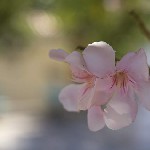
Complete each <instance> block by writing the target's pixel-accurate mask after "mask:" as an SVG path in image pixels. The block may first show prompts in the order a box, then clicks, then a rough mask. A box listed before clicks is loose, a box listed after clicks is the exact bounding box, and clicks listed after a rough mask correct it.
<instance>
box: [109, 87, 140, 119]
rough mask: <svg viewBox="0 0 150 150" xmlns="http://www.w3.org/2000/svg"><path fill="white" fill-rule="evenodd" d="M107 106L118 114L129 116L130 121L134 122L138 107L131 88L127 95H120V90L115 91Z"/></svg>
mask: <svg viewBox="0 0 150 150" xmlns="http://www.w3.org/2000/svg"><path fill="white" fill-rule="evenodd" d="M108 105H109V106H110V107H111V108H112V109H114V110H115V111H116V112H117V113H118V114H120V115H122V114H130V117H131V118H132V121H134V120H135V118H136V114H137V110H138V107H137V103H136V101H135V95H134V92H133V89H132V88H130V89H129V90H128V93H121V91H120V90H117V89H116V91H115V93H114V95H113V96H112V98H111V100H110V101H109V103H108Z"/></svg>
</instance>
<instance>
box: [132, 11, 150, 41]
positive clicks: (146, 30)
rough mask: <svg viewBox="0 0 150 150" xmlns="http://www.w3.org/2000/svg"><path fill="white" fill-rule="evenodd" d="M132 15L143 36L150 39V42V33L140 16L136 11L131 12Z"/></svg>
mask: <svg viewBox="0 0 150 150" xmlns="http://www.w3.org/2000/svg"><path fill="white" fill-rule="evenodd" d="M130 15H131V16H133V17H134V19H135V20H136V22H137V23H138V26H139V28H140V29H141V31H142V32H143V34H144V35H145V36H146V37H147V38H148V40H150V31H149V30H148V29H147V27H146V26H145V24H144V22H143V20H142V19H141V18H140V16H139V15H138V14H137V13H136V12H135V11H134V10H132V11H131V12H130Z"/></svg>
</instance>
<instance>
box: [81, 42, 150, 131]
mask: <svg viewBox="0 0 150 150" xmlns="http://www.w3.org/2000/svg"><path fill="white" fill-rule="evenodd" d="M95 45H97V48H95V47H93V48H92V49H88V50H85V51H84V53H83V54H85V55H83V56H84V59H85V62H86V65H87V68H88V70H89V71H90V72H93V74H95V75H96V76H98V77H99V80H97V85H98V86H99V87H98V86H97V90H98V89H99V90H104V91H105V92H106V91H107V93H111V97H110V99H109V101H108V102H107V104H106V108H104V109H103V110H102V108H101V107H99V106H96V105H95V106H93V107H91V108H90V109H88V116H89V119H88V120H89V122H91V124H92V122H93V124H92V125H91V126H94V125H95V124H97V125H99V126H100V124H103V125H104V124H105V123H106V125H107V126H108V127H109V128H111V129H119V128H122V127H125V126H127V125H129V124H130V123H132V122H133V121H134V120H135V117H136V114H137V100H139V101H140V102H141V103H142V104H143V105H144V106H145V107H146V108H147V109H149V110H150V82H149V69H148V65H147V58H146V55H145V51H144V50H143V49H140V50H139V51H138V52H130V53H128V54H127V55H125V56H124V57H123V58H122V59H121V60H120V61H119V62H117V64H116V67H112V66H114V65H115V61H114V58H113V57H114V55H112V54H111V53H109V54H108V55H105V57H102V55H101V53H102V52H101V47H100V45H101V44H100V42H97V43H95ZM105 47H107V45H105ZM89 60H91V61H89ZM96 64H98V65H96ZM99 64H100V65H99ZM111 65H112V66H111ZM98 82H99V83H98ZM110 112H112V113H110ZM116 114H117V115H116ZM118 114H120V115H118ZM100 118H101V119H100ZM90 120H91V121H90ZM89 124H90V123H89ZM101 126H102V125H101Z"/></svg>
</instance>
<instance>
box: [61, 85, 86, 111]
mask: <svg viewBox="0 0 150 150" xmlns="http://www.w3.org/2000/svg"><path fill="white" fill-rule="evenodd" d="M82 88H83V85H82V84H71V85H68V86H66V87H65V88H63V89H62V90H61V92H60V94H59V100H60V102H61V103H62V104H63V106H64V108H65V109H66V110H68V111H79V110H78V101H79V99H80V95H81V90H82Z"/></svg>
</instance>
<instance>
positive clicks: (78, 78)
mask: <svg viewBox="0 0 150 150" xmlns="http://www.w3.org/2000/svg"><path fill="white" fill-rule="evenodd" d="M70 69H71V71H72V78H73V80H74V81H75V82H77V83H84V82H87V80H88V79H90V78H91V77H92V75H90V74H89V73H88V72H87V71H86V70H83V69H81V68H79V67H76V66H73V65H72V66H70Z"/></svg>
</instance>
